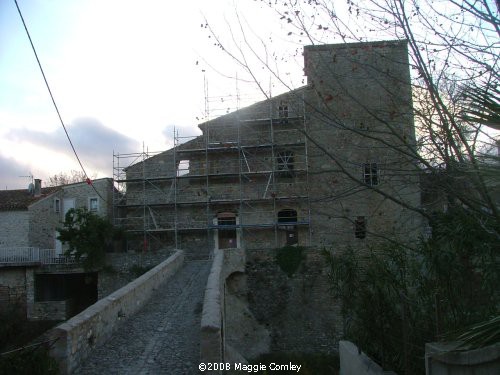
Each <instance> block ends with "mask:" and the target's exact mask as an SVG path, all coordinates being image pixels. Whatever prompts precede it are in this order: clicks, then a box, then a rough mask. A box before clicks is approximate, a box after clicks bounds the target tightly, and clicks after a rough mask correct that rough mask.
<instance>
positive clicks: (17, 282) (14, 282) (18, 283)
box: [0, 267, 27, 313]
mask: <svg viewBox="0 0 500 375" xmlns="http://www.w3.org/2000/svg"><path fill="white" fill-rule="evenodd" d="M26 282H27V280H26V268H25V267H3V268H1V269H0V310H2V309H7V308H9V307H13V306H18V307H19V310H20V311H23V312H24V313H25V311H26Z"/></svg>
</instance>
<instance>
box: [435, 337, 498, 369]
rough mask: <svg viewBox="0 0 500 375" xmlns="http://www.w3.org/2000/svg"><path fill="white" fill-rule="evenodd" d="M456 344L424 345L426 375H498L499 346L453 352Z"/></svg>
mask: <svg viewBox="0 0 500 375" xmlns="http://www.w3.org/2000/svg"><path fill="white" fill-rule="evenodd" d="M457 346H458V343H456V342H455V343H437V342H433V343H428V344H425V373H426V375H489V374H500V344H497V345H491V346H487V347H485V348H481V349H476V350H468V351H454V350H453V349H455V348H456V347H457Z"/></svg>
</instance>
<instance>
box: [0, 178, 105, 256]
mask: <svg viewBox="0 0 500 375" xmlns="http://www.w3.org/2000/svg"><path fill="white" fill-rule="evenodd" d="M92 185H93V187H94V188H95V190H94V188H93V187H92V186H90V185H89V184H87V183H86V182H79V183H74V184H68V185H62V186H54V187H45V188H42V187H41V180H39V179H35V184H34V186H33V187H32V188H31V189H29V188H28V189H21V190H3V191H0V233H2V234H1V236H0V247H28V246H29V247H38V248H42V249H54V248H58V247H59V244H58V242H57V236H58V234H57V231H56V229H57V228H58V227H60V226H61V225H62V224H61V223H62V221H64V215H65V214H66V212H67V211H68V210H69V209H71V208H79V207H85V208H87V209H88V210H89V211H92V212H95V213H97V214H99V215H101V216H104V217H109V218H111V217H112V201H113V196H112V194H113V190H112V187H113V182H112V179H110V178H102V179H97V180H94V181H93V182H92ZM59 248H60V247H59Z"/></svg>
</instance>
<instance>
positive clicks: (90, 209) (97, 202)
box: [87, 197, 99, 212]
mask: <svg viewBox="0 0 500 375" xmlns="http://www.w3.org/2000/svg"><path fill="white" fill-rule="evenodd" d="M93 201H95V202H96V204H95V210H94V209H92V202H93ZM87 207H88V210H89V212H99V198H98V197H89V199H88V204H87Z"/></svg>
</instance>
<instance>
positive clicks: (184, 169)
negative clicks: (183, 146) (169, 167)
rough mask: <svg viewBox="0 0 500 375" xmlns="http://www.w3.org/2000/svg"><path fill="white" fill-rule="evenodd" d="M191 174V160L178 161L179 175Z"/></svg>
mask: <svg viewBox="0 0 500 375" xmlns="http://www.w3.org/2000/svg"><path fill="white" fill-rule="evenodd" d="M187 174H189V160H180V161H179V162H178V163H177V177H180V176H185V175H187Z"/></svg>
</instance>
